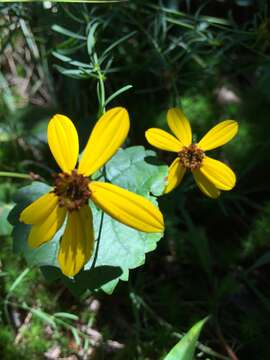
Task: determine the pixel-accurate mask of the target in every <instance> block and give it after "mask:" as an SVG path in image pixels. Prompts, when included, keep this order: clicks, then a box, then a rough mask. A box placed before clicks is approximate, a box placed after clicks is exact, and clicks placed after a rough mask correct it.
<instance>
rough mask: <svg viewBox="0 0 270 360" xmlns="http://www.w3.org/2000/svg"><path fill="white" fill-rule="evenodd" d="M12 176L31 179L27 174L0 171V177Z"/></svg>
mask: <svg viewBox="0 0 270 360" xmlns="http://www.w3.org/2000/svg"><path fill="white" fill-rule="evenodd" d="M1 176H3V177H12V178H18V179H28V180H29V179H31V176H30V175H29V174H20V173H16V172H10V171H0V177H1Z"/></svg>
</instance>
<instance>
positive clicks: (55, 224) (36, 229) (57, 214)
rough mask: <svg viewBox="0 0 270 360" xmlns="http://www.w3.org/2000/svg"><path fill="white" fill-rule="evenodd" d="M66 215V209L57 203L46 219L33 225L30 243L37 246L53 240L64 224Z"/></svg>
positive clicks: (29, 238) (31, 245)
mask: <svg viewBox="0 0 270 360" xmlns="http://www.w3.org/2000/svg"><path fill="white" fill-rule="evenodd" d="M65 216H66V209H65V208H62V207H59V206H58V205H57V206H56V207H55V208H54V209H53V210H52V211H51V212H50V214H49V215H48V216H47V217H46V218H45V219H43V220H41V221H40V222H39V223H36V224H34V225H33V226H32V228H31V231H30V233H29V236H28V245H29V246H30V247H32V248H36V247H38V246H40V245H41V244H43V243H45V242H47V241H49V240H51V239H52V238H53V237H54V235H55V233H56V232H57V231H58V230H59V229H60V227H61V226H62V225H63V223H64V220H65Z"/></svg>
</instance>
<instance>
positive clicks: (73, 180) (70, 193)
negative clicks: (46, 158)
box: [53, 170, 91, 211]
mask: <svg viewBox="0 0 270 360" xmlns="http://www.w3.org/2000/svg"><path fill="white" fill-rule="evenodd" d="M89 183H90V180H89V178H87V177H85V176H83V175H81V174H78V172H77V170H73V171H72V173H71V174H68V173H60V174H57V175H56V176H55V180H54V190H53V192H54V193H55V194H56V195H57V196H58V202H59V206H61V207H65V208H66V209H67V210H68V211H73V210H79V209H80V208H81V207H82V206H83V205H85V204H86V203H87V201H88V199H89V198H90V195H91V191H90V189H89Z"/></svg>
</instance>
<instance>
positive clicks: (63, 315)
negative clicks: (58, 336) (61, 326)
mask: <svg viewBox="0 0 270 360" xmlns="http://www.w3.org/2000/svg"><path fill="white" fill-rule="evenodd" d="M53 316H54V317H58V318H65V319H70V320H79V317H78V316H77V315H74V314H70V313H66V312H57V313H54V314H53Z"/></svg>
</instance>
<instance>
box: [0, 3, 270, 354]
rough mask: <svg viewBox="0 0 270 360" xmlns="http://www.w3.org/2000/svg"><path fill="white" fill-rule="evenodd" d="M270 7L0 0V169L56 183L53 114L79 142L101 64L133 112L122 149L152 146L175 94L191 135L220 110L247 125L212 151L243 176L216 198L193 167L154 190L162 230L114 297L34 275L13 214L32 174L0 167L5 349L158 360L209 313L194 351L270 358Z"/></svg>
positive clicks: (110, 88) (89, 120) (1, 346)
mask: <svg viewBox="0 0 270 360" xmlns="http://www.w3.org/2000/svg"><path fill="white" fill-rule="evenodd" d="M267 3H268V2H267V1H266V0H265V1H264V0H258V1H252V0H246V1H236V0H235V1H233V0H231V1H229V0H225V1H212V2H209V1H208V2H207V1H199V0H197V1H196V0H192V1H188V0H186V1H184V0H182V1H174V0H164V1H147V2H145V1H143V0H135V1H129V2H127V3H123V4H111V5H90V4H89V5H87V4H62V3H61V4H60V3H59V4H57V3H47V2H46V3H44V4H42V3H31V4H26V5H23V4H19V3H18V4H15V3H12V4H4V3H1V4H0V29H1V30H0V54H1V55H0V91H1V95H0V171H2V172H9V171H10V172H19V173H23V174H29V173H30V172H32V173H34V174H38V175H39V176H40V177H42V178H43V179H45V180H48V181H49V179H50V174H51V173H52V172H53V171H54V170H56V168H55V166H56V165H55V163H54V162H53V160H52V158H51V156H50V154H49V150H48V146H47V143H46V126H47V122H48V119H49V118H50V116H51V115H53V114H54V113H55V112H58V113H64V114H66V115H67V116H69V117H70V118H71V119H73V121H74V123H75V125H76V127H77V128H78V129H79V132H80V138H82V139H83V142H82V144H81V147H83V145H84V143H85V141H86V140H87V135H88V134H89V127H91V126H92V125H93V124H94V122H95V120H96V118H97V116H98V113H99V111H100V109H99V106H98V99H97V86H99V85H98V84H99V76H102V77H103V79H104V83H105V95H106V99H108V97H109V96H110V95H112V94H113V93H115V91H117V90H119V89H121V88H123V87H124V86H127V85H132V88H130V89H128V90H126V91H124V92H123V93H122V94H120V95H119V96H118V97H117V98H115V99H113V100H112V101H111V102H110V104H109V105H108V107H111V106H114V105H122V106H125V107H127V108H128V110H129V112H130V115H131V120H132V128H131V132H130V136H129V139H128V145H138V144H142V145H145V146H146V147H147V148H150V146H149V144H147V143H146V140H145V138H144V131H145V130H147V129H148V128H149V127H152V126H157V127H161V128H164V129H166V128H167V125H166V112H167V109H168V108H169V107H170V106H175V105H178V106H181V107H182V108H183V110H184V111H185V113H186V114H187V117H188V118H189V119H190V121H191V124H192V128H193V130H194V136H195V138H196V139H199V138H200V137H201V136H202V135H203V134H204V133H205V132H206V131H207V130H208V129H209V128H210V127H211V126H212V125H214V124H216V123H217V122H218V121H220V120H223V119H228V118H231V119H235V120H237V121H238V122H239V123H240V131H239V134H238V136H237V137H236V138H235V139H234V140H233V141H232V142H231V143H229V144H227V145H226V146H224V147H223V148H222V149H217V150H215V151H214V152H213V153H214V154H215V155H216V157H217V158H219V159H222V160H223V161H225V162H228V163H229V164H230V166H231V167H232V168H233V169H234V170H235V172H236V174H237V178H238V181H237V186H236V188H235V189H234V190H233V191H231V192H229V193H225V192H224V193H223V194H222V196H221V197H220V199H218V200H217V201H213V200H211V199H208V198H206V197H204V196H203V195H202V194H201V193H200V192H199V190H198V189H197V188H196V186H195V184H194V182H193V180H192V178H191V176H190V177H189V176H186V178H185V179H184V181H183V183H182V184H181V186H180V187H179V188H177V189H176V190H175V191H174V192H173V193H171V194H169V195H167V196H164V197H162V198H161V199H160V206H161V209H162V211H163V213H164V216H165V220H166V227H167V228H166V235H165V237H164V238H163V240H161V242H160V243H159V245H158V249H157V250H156V251H155V252H153V253H150V254H148V255H147V261H146V264H145V265H144V267H141V268H139V269H136V270H134V271H133V272H132V274H131V278H130V281H129V284H126V283H121V284H120V286H119V287H118V288H117V289H116V291H115V293H114V294H113V295H112V296H110V297H109V296H107V295H104V294H102V293H95V294H89V293H88V294H85V295H84V296H83V297H82V298H80V299H78V298H75V297H74V296H73V295H71V294H70V293H69V292H68V290H66V289H65V288H64V287H63V286H57V285H55V284H48V283H46V282H45V280H44V278H43V276H42V274H41V273H40V271H39V270H38V269H29V270H28V271H26V272H25V269H26V264H25V261H24V260H23V259H22V258H21V257H20V256H18V254H16V255H15V254H13V252H12V241H11V237H10V231H11V227H10V225H9V224H8V222H7V220H6V217H7V213H8V210H9V209H10V208H11V207H12V194H14V192H15V191H16V189H17V188H19V187H21V186H23V185H25V184H27V183H29V181H28V180H26V179H18V178H9V177H0V241H1V250H0V294H1V302H0V315H1V318H0V356H1V358H2V359H5V360H6V359H7V360H9V359H12V360H13V359H29V358H30V359H44V358H46V359H51V358H55V359H56V358H60V357H61V358H66V359H71V357H70V358H69V357H68V356H72V355H73V358H74V359H116V360H121V359H134V360H135V359H138V360H147V359H149V360H156V359H161V358H162V356H164V355H165V354H166V353H167V352H168V351H169V349H170V348H171V347H172V346H173V345H174V344H175V343H176V342H177V339H178V338H179V337H181V336H182V335H183V333H184V332H186V331H187V330H188V329H189V328H190V327H191V325H192V324H193V323H195V322H196V321H198V320H199V319H201V318H203V317H205V316H206V315H209V314H210V315H211V319H210V321H209V322H208V323H207V324H206V326H205V329H204V330H203V333H202V336H201V338H200V341H201V343H200V344H199V346H198V349H197V356H198V358H200V359H219V358H220V359H222V358H223V359H225V358H227V359H232V360H235V359H258V360H260V359H262V360H264V359H268V358H269V357H270V345H269V343H268V341H267V339H268V337H269V335H270V326H269V321H268V318H269V312H270V290H269V286H268V285H269V273H270V268H269V266H270V265H269V261H270V256H269V254H268V253H269V250H270V245H269V244H270V242H269V240H270V219H269V217H270V202H269V195H270V181H269V180H270V178H269V170H268V167H269V163H270V141H269V134H270V121H269V114H270V90H269V89H270V53H269V50H270V40H269V39H270V20H269V9H268V6H267V5H268V4H267ZM97 65H98V66H97ZM99 94H100V88H99ZM159 155H160V158H161V159H162V160H163V161H164V162H166V163H168V164H169V163H170V162H171V160H172V157H171V154H168V153H164V152H160V153H159ZM16 282H17V285H16ZM14 284H15V285H16V286H15V287H14ZM59 312H64V313H65V314H68V315H64V317H61V316H60V317H58V316H56V315H55V314H57V313H59ZM59 319H60V321H59ZM230 351H231V353H230ZM57 354H58V355H57ZM232 354H233V355H234V356H235V357H232V356H233V355H232ZM50 356H51V357H50ZM53 356H55V357H53ZM222 356H223V357H222ZM73 358H72V359H73Z"/></svg>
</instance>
